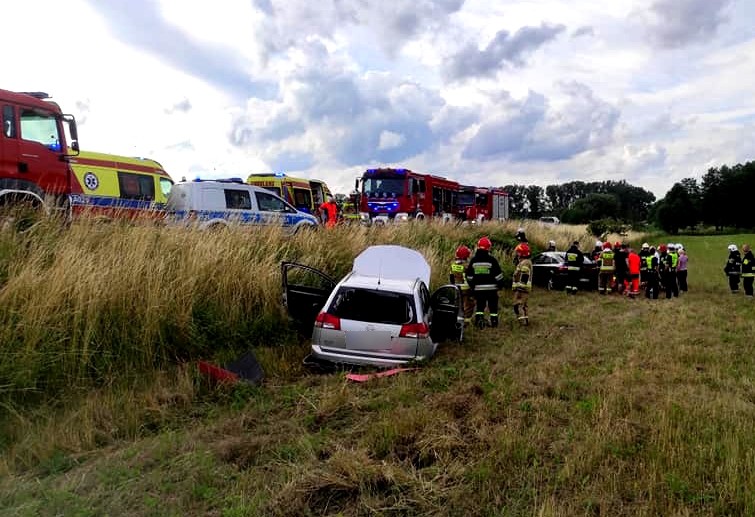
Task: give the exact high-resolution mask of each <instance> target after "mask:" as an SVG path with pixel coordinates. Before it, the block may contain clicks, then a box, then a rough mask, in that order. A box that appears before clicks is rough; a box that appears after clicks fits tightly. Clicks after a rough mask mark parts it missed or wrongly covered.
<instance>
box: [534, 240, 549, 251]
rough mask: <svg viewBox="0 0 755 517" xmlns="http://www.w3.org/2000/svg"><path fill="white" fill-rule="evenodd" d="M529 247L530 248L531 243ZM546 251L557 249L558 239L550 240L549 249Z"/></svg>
mask: <svg viewBox="0 0 755 517" xmlns="http://www.w3.org/2000/svg"><path fill="white" fill-rule="evenodd" d="M527 247H528V248H529V245H528V246H527ZM545 251H556V241H553V240H551V241H548V249H546V250H545Z"/></svg>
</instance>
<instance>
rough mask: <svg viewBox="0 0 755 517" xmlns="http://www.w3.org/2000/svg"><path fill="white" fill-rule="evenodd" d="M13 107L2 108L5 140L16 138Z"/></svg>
mask: <svg viewBox="0 0 755 517" xmlns="http://www.w3.org/2000/svg"><path fill="white" fill-rule="evenodd" d="M15 111H16V110H15V109H14V108H13V106H3V134H4V135H5V138H16V113H15Z"/></svg>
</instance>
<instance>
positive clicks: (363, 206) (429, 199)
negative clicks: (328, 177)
mask: <svg viewBox="0 0 755 517" xmlns="http://www.w3.org/2000/svg"><path fill="white" fill-rule="evenodd" d="M360 181H361V196H360V200H359V203H360V207H359V208H360V210H359V215H360V218H361V220H362V222H363V223H365V224H372V223H378V224H380V223H387V222H389V221H407V220H409V219H413V218H416V219H424V218H429V217H444V216H448V217H452V214H453V213H454V207H455V206H456V203H457V196H458V191H459V184H458V183H456V182H455V181H451V180H448V179H446V178H442V177H440V176H432V175H429V174H420V173H417V172H414V171H411V170H409V169H391V168H383V169H367V171H365V172H364V174H363V175H362V177H361V178H358V179H357V181H356V184H355V187H356V189H357V190H360Z"/></svg>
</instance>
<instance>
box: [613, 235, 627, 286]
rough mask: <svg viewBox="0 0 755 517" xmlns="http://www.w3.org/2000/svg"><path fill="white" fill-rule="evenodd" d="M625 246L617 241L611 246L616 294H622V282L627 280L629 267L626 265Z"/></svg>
mask: <svg viewBox="0 0 755 517" xmlns="http://www.w3.org/2000/svg"><path fill="white" fill-rule="evenodd" d="M627 255H629V252H628V251H627V245H626V244H621V243H620V242H619V241H616V243H615V244H614V245H613V263H614V269H615V273H614V278H615V280H616V292H617V293H619V294H623V293H624V281H625V280H626V279H627V276H628V270H629V266H628V264H627Z"/></svg>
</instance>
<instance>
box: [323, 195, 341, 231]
mask: <svg viewBox="0 0 755 517" xmlns="http://www.w3.org/2000/svg"><path fill="white" fill-rule="evenodd" d="M320 210H324V211H325V213H326V214H327V215H328V220H327V222H326V223H325V227H326V228H333V227H334V226H335V225H336V219H337V218H338V205H336V204H335V203H330V202H327V201H326V202H325V203H323V204H322V205H320Z"/></svg>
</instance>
